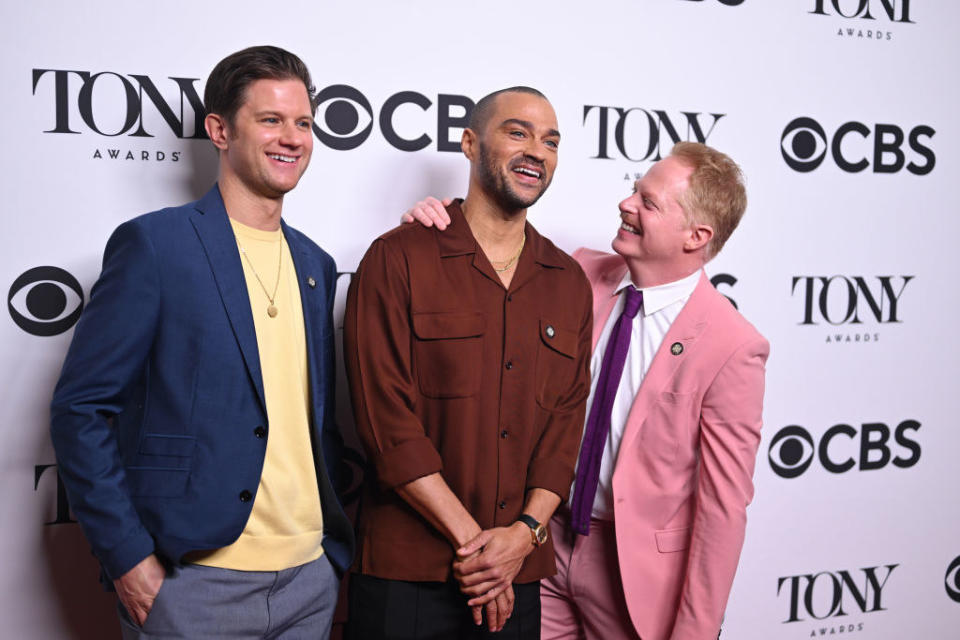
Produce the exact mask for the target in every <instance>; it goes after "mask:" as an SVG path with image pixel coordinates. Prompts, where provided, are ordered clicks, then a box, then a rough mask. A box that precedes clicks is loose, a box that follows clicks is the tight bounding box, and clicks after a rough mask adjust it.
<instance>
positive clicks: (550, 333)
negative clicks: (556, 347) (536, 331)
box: [543, 324, 557, 338]
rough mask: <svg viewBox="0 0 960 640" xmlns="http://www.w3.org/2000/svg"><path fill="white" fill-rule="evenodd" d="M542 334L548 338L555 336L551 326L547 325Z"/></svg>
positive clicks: (555, 333)
mask: <svg viewBox="0 0 960 640" xmlns="http://www.w3.org/2000/svg"><path fill="white" fill-rule="evenodd" d="M543 332H544V333H546V334H547V337H548V338H552V337H553V336H555V335H557V332H556V330H555V329H554V328H553V325H549V324H548V325H547V328H546V329H544V330H543Z"/></svg>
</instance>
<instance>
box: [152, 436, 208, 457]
mask: <svg viewBox="0 0 960 640" xmlns="http://www.w3.org/2000/svg"><path fill="white" fill-rule="evenodd" d="M196 444H197V439H196V438H194V437H193V436H176V435H167V434H163V433H148V434H146V435H144V436H143V440H142V441H141V442H140V453H143V454H146V455H152V456H181V457H189V456H192V455H193V448H194V446H195V445H196Z"/></svg>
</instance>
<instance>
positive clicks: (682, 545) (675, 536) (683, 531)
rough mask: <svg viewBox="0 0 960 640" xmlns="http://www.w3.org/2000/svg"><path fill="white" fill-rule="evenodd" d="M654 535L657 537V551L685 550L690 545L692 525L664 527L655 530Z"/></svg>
mask: <svg viewBox="0 0 960 640" xmlns="http://www.w3.org/2000/svg"><path fill="white" fill-rule="evenodd" d="M654 535H655V536H656V538H657V551H659V552H660V553H673V552H675V551H683V550H684V549H686V548H687V547H689V546H690V527H682V528H680V529H663V530H661V531H655V532H654Z"/></svg>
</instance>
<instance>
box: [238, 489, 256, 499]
mask: <svg viewBox="0 0 960 640" xmlns="http://www.w3.org/2000/svg"><path fill="white" fill-rule="evenodd" d="M252 498H253V494H252V493H250V492H249V491H247V490H246V489H244V490H243V491H241V492H240V502H250V500H251V499H252Z"/></svg>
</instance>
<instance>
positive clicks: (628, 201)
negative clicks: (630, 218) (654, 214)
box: [617, 193, 637, 213]
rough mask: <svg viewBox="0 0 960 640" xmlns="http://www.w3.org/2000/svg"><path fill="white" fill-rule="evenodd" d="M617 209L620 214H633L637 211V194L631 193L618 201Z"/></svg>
mask: <svg viewBox="0 0 960 640" xmlns="http://www.w3.org/2000/svg"><path fill="white" fill-rule="evenodd" d="M617 208H619V209H620V213H633V212H635V211H636V209H637V194H635V193H631V194H630V195H629V196H627V197H626V198H624V199H623V200H621V201H620V204H619V205H617Z"/></svg>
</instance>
